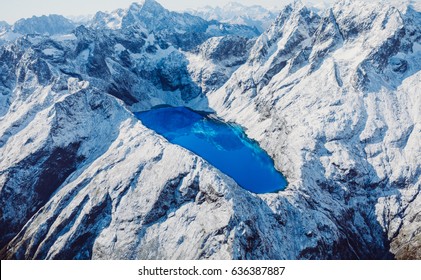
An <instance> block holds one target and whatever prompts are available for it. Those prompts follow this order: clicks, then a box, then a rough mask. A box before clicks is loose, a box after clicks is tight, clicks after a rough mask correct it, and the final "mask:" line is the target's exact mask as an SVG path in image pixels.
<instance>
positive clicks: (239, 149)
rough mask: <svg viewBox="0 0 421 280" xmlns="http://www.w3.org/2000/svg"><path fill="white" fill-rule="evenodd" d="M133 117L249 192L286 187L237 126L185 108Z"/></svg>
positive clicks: (279, 174) (261, 153)
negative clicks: (204, 161)
mask: <svg viewBox="0 0 421 280" xmlns="http://www.w3.org/2000/svg"><path fill="white" fill-rule="evenodd" d="M136 116H137V117H138V118H139V119H140V120H141V121H142V123H143V124H144V125H145V126H147V127H148V128H150V129H153V130H155V131H156V132H157V133H159V134H161V135H162V136H164V137H165V138H167V139H168V141H170V142H171V143H174V144H177V145H180V146H182V147H184V148H186V149H188V150H190V151H192V152H194V153H195V154H197V155H199V156H201V157H202V158H204V159H205V160H207V161H208V162H209V163H210V164H212V165H213V166H215V167H216V168H218V169H219V170H221V171H222V172H223V173H225V174H227V175H228V176H230V177H231V178H233V179H234V180H235V181H236V182H237V183H238V184H239V185H240V186H241V187H243V188H245V189H247V190H249V191H251V192H254V193H268V192H275V191H279V190H283V189H284V188H285V186H286V180H285V178H284V177H283V176H282V174H281V173H280V172H278V171H277V170H276V169H275V168H274V164H273V161H272V159H271V158H270V157H269V156H268V155H267V154H266V152H265V151H263V150H262V149H261V148H260V147H259V145H258V144H257V143H256V142H254V141H251V140H250V139H248V138H247V136H246V135H245V133H244V132H243V130H242V129H241V127H240V126H237V125H232V124H226V123H223V122H221V121H218V120H215V119H212V118H209V117H207V116H206V115H205V114H201V113H198V112H194V111H192V110H190V109H187V108H184V107H177V108H174V107H165V108H157V109H152V110H150V111H146V112H140V113H136Z"/></svg>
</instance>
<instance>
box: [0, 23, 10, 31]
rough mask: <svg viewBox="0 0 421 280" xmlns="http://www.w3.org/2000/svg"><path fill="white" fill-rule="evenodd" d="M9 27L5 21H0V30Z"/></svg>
mask: <svg viewBox="0 0 421 280" xmlns="http://www.w3.org/2000/svg"><path fill="white" fill-rule="evenodd" d="M9 28H10V25H9V24H8V23H7V22H5V21H0V32H4V31H6V30H8V29H9Z"/></svg>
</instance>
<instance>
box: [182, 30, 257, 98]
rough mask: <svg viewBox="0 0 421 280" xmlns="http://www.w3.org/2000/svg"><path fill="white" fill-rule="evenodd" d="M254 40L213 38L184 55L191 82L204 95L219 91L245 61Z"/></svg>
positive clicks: (233, 37)
mask: <svg viewBox="0 0 421 280" xmlns="http://www.w3.org/2000/svg"><path fill="white" fill-rule="evenodd" d="M254 41H255V40H253V39H247V38H244V37H239V36H224V37H213V38H210V39H208V40H207V41H205V42H204V43H203V44H201V45H200V46H198V47H197V48H196V49H194V50H193V51H192V52H188V53H186V58H187V59H188V61H189V64H188V66H187V67H188V70H189V73H190V75H191V77H192V80H193V81H194V82H195V83H196V84H197V85H199V86H200V88H201V89H202V90H203V93H204V94H207V93H209V92H211V91H215V90H217V89H219V88H220V87H221V86H222V85H223V84H225V82H226V81H227V80H228V79H229V78H230V77H231V75H232V73H233V72H234V71H235V70H236V69H238V67H240V66H241V65H242V64H244V62H245V61H246V60H247V57H248V54H249V51H250V49H251V47H252V45H253V43H254Z"/></svg>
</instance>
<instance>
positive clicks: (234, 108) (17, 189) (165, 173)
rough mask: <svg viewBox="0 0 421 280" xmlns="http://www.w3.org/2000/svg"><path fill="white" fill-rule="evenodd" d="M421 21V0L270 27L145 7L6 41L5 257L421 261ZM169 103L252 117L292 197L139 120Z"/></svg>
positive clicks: (311, 14)
mask: <svg viewBox="0 0 421 280" xmlns="http://www.w3.org/2000/svg"><path fill="white" fill-rule="evenodd" d="M158 11H159V12H158ZM156 13H158V14H156ZM152 19H154V20H156V22H155V21H152ZM167 24H170V25H171V26H167ZM224 26H225V27H224ZM227 26H229V28H226V27H227ZM420 26H421V14H420V11H419V10H418V9H416V8H415V7H414V6H413V5H399V6H396V5H395V4H394V3H384V2H376V1H372V2H370V3H367V2H364V1H359V0H354V1H340V2H338V3H336V4H335V5H334V6H333V7H332V8H329V9H327V10H324V11H321V12H316V11H315V10H314V9H309V8H308V7H306V6H305V5H303V4H301V3H299V2H296V3H294V4H291V5H288V6H286V7H285V8H284V9H283V10H282V11H281V12H280V13H279V15H278V17H277V18H276V20H275V21H274V22H273V23H272V24H271V25H270V26H269V27H268V28H267V29H266V30H265V31H264V32H263V33H262V34H261V35H258V33H254V32H255V31H254V29H253V28H252V27H247V26H244V25H241V26H236V25H229V24H227V25H224V24H222V26H221V24H219V23H217V22H213V21H208V20H204V19H200V18H199V17H196V16H192V15H188V14H181V13H175V12H169V11H167V10H166V9H164V8H162V6H160V5H159V4H158V3H157V2H155V1H152V0H146V1H143V2H141V3H140V4H133V5H131V6H130V7H129V8H128V9H126V10H117V11H114V12H112V13H109V14H105V13H98V14H97V15H96V16H95V17H94V18H93V20H92V21H90V22H89V24H86V25H85V26H78V27H75V28H73V29H72V31H71V32H70V33H69V32H63V33H61V32H60V33H59V34H45V33H44V32H35V33H38V34H33V32H32V31H31V32H30V33H31V34H29V33H28V34H25V35H23V36H21V37H20V38H17V39H13V40H11V41H7V42H5V43H4V44H3V45H2V46H1V47H0V247H1V248H2V249H1V251H0V256H1V258H2V259H389V258H397V259H419V258H421V255H420V252H421V250H420V246H421V245H420V244H421V235H420V228H421V219H420V211H419V209H420V203H421V200H420V196H419V193H420V180H421V179H420V174H421V147H420V145H419V143H421V141H420V140H421V139H420V138H421V137H420V136H421V127H420V121H421V118H420V108H421V104H420V103H421V97H420V94H419V88H420V80H421V79H420V78H421V77H420V76H421V72H420V69H421V30H420V29H421V28H420ZM0 28H2V27H0ZM5 28H6V29H10V26H8V25H5ZM40 30H41V29H40ZM193 37H194V38H196V39H195V40H192V38H193ZM157 105H172V106H187V107H190V108H193V109H196V110H202V111H214V112H216V114H217V115H218V116H219V117H221V118H223V119H225V120H226V121H233V122H236V123H238V124H240V125H242V126H243V127H244V128H245V129H246V132H247V134H248V136H249V137H251V138H253V139H255V140H256V141H258V142H259V144H260V145H261V147H262V148H264V149H265V150H266V151H267V152H268V153H269V154H270V155H271V156H272V158H273V159H274V162H275V165H276V167H277V169H279V170H280V171H282V173H283V174H284V175H285V176H286V178H287V180H288V182H289V184H288V187H287V189H286V190H285V191H281V192H278V193H270V194H263V195H256V194H253V193H250V192H248V191H246V190H244V189H242V188H241V187H239V186H238V185H237V184H236V183H235V181H233V180H232V179H231V178H229V177H228V176H226V175H225V174H223V173H221V172H220V171H219V170H218V169H216V168H215V167H213V166H211V165H210V164H209V163H208V162H206V160H204V159H202V158H200V157H198V156H196V155H195V154H193V153H191V152H190V151H187V150H185V149H183V148H181V147H179V146H176V145H173V144H170V143H169V142H167V141H166V140H165V139H164V138H163V137H161V136H159V135H157V134H156V133H155V132H153V131H151V130H150V129H148V128H146V127H145V126H143V125H142V123H141V122H140V121H139V120H138V119H137V118H136V117H135V116H134V114H133V112H137V111H142V110H148V109H150V108H152V107H154V106H157Z"/></svg>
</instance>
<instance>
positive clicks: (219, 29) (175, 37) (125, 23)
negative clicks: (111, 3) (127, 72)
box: [90, 0, 259, 49]
mask: <svg viewBox="0 0 421 280" xmlns="http://www.w3.org/2000/svg"><path fill="white" fill-rule="evenodd" d="M130 26H141V27H143V28H145V29H146V30H148V31H150V32H153V33H154V34H156V35H159V36H160V37H162V38H164V39H165V40H167V41H168V42H170V43H172V44H173V45H174V46H177V47H181V48H183V49H191V48H193V47H196V46H197V45H199V44H201V43H203V42H204V41H205V40H207V39H208V38H211V37H215V36H225V35H238V36H243V37H247V38H253V37H256V36H257V35H258V34H259V32H258V30H257V29H255V28H253V27H250V26H246V25H240V24H227V23H220V22H218V21H215V20H214V21H207V20H204V19H202V18H200V17H198V16H193V15H190V14H188V13H178V12H171V11H168V10H167V9H165V8H164V7H162V6H161V5H160V4H159V3H158V2H156V1H154V0H143V1H141V2H139V3H133V4H132V5H131V6H130V7H129V8H127V9H118V10H115V11H113V12H111V13H104V12H98V13H97V14H96V15H95V16H94V18H93V20H92V22H91V24H90V27H91V28H94V29H104V28H109V29H113V30H118V29H124V28H127V27H130Z"/></svg>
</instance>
